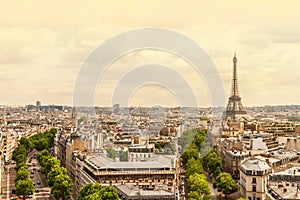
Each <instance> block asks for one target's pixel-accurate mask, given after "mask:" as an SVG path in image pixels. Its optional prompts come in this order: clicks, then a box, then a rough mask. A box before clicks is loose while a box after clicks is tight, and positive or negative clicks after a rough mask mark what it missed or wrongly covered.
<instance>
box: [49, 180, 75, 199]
mask: <svg viewBox="0 0 300 200" xmlns="http://www.w3.org/2000/svg"><path fill="white" fill-rule="evenodd" d="M71 191H72V185H71V180H70V178H69V176H68V175H66V174H59V175H57V176H56V177H55V180H54V183H53V186H52V187H51V194H53V196H54V197H55V198H56V199H60V198H62V199H63V200H66V199H69V198H70V195H71Z"/></svg>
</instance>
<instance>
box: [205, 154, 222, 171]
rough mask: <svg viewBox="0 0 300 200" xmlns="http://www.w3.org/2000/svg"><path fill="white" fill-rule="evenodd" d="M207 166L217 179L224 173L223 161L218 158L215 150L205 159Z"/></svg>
mask: <svg viewBox="0 0 300 200" xmlns="http://www.w3.org/2000/svg"><path fill="white" fill-rule="evenodd" d="M203 160H204V163H206V166H207V167H208V169H209V170H210V172H212V173H213V174H214V176H215V177H217V176H218V175H219V173H220V172H222V159H221V158H220V157H219V156H218V154H217V153H216V152H215V150H212V151H211V152H210V153H209V154H208V155H207V156H205V157H204V158H203Z"/></svg>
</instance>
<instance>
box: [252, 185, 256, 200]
mask: <svg viewBox="0 0 300 200" xmlns="http://www.w3.org/2000/svg"><path fill="white" fill-rule="evenodd" d="M252 192H256V185H252ZM253 199H254V197H253Z"/></svg>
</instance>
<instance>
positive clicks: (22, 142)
mask: <svg viewBox="0 0 300 200" xmlns="http://www.w3.org/2000/svg"><path fill="white" fill-rule="evenodd" d="M19 145H24V147H25V149H26V151H27V152H28V151H30V150H31V149H33V147H34V146H33V144H32V142H31V140H29V139H27V138H25V137H21V139H20V141H19Z"/></svg>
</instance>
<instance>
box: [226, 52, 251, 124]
mask: <svg viewBox="0 0 300 200" xmlns="http://www.w3.org/2000/svg"><path fill="white" fill-rule="evenodd" d="M236 63H237V58H236V53H234V57H233V79H232V88H231V96H230V97H229V100H228V104H227V108H226V118H231V119H232V120H236V117H237V116H238V115H246V114H247V112H246V111H245V110H244V108H243V105H242V100H241V97H240V96H239V89H238V76H237V65H236Z"/></svg>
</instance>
